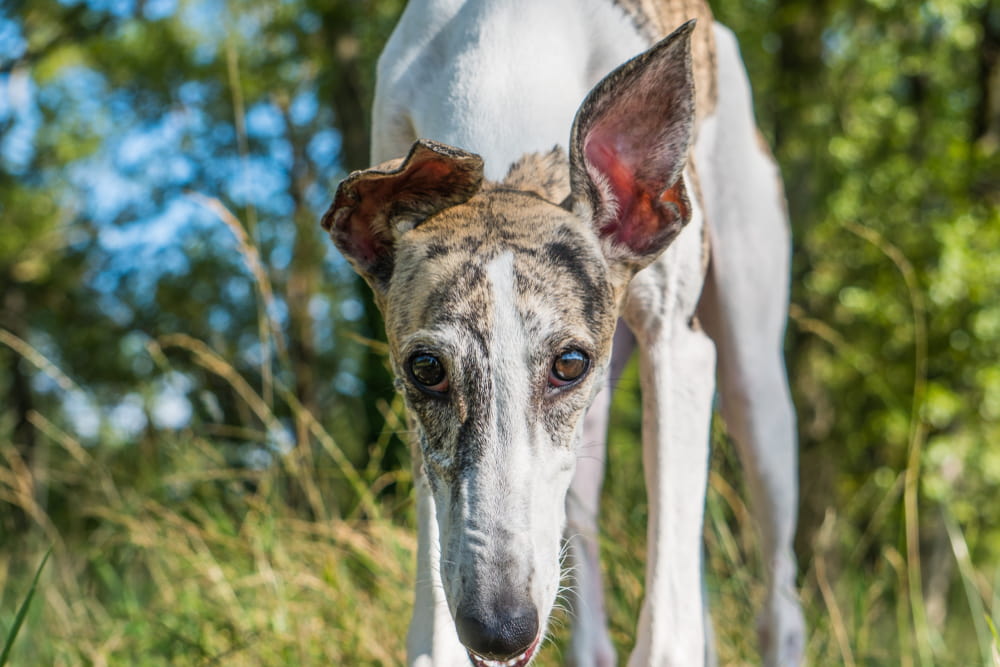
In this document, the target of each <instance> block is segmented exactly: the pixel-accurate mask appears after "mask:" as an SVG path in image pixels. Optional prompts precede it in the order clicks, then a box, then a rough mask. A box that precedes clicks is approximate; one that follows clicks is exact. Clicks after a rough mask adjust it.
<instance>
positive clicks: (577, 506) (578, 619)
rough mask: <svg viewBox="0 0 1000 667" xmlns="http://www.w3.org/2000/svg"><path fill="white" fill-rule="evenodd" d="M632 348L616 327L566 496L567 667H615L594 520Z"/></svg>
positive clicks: (625, 330)
mask: <svg viewBox="0 0 1000 667" xmlns="http://www.w3.org/2000/svg"><path fill="white" fill-rule="evenodd" d="M634 345H635V340H634V339H633V338H632V334H631V333H630V332H629V330H628V327H626V326H625V325H624V324H622V323H619V325H618V329H617V330H616V331H615V342H614V352H613V353H612V357H611V368H610V369H609V372H608V381H607V383H606V384H605V386H604V388H603V389H601V391H600V393H599V394H598V395H597V396H596V398H594V402H593V404H592V405H591V406H590V410H588V412H587V416H586V418H585V419H584V423H583V437H582V439H581V442H580V448H579V452H578V454H577V462H576V472H575V473H574V476H573V483H572V484H571V485H570V490H569V494H568V495H567V496H566V539H567V540H568V547H569V553H570V558H571V559H572V561H571V562H572V565H573V578H572V581H571V589H570V605H571V608H572V610H573V638H572V641H571V645H570V652H569V656H568V658H567V662H568V663H569V664H570V665H572V666H573V667H612V666H613V665H615V664H617V663H616V661H615V650H614V647H613V646H612V645H611V638H610V637H609V636H608V627H607V617H606V615H605V612H604V589H603V584H602V581H601V564H600V558H599V548H598V534H599V528H598V522H597V518H598V510H599V503H600V497H601V485H602V483H603V481H604V465H605V458H606V452H607V435H608V410H609V408H610V406H611V394H612V391H613V390H614V387H615V386H616V385H617V383H618V379H619V378H620V377H621V373H622V370H623V369H624V368H625V364H626V362H627V361H628V358H629V356H631V354H632V349H633V347H634Z"/></svg>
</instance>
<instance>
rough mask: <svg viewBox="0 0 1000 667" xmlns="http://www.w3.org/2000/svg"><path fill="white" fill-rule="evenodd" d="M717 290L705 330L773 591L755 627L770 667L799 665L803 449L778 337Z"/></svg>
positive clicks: (707, 306)
mask: <svg viewBox="0 0 1000 667" xmlns="http://www.w3.org/2000/svg"><path fill="white" fill-rule="evenodd" d="M729 288H734V290H735V289H736V288H735V286H734V285H727V289H729ZM719 291H720V290H719V286H718V283H717V278H716V277H711V278H710V279H709V282H708V285H707V286H706V290H705V292H706V293H705V300H704V302H703V307H702V308H701V309H700V311H699V312H703V313H704V314H705V318H704V319H705V325H706V327H707V328H709V327H710V331H711V332H712V336H713V338H714V339H715V341H716V344H717V347H718V352H719V388H720V392H719V393H720V397H721V405H720V407H721V413H722V417H723V420H724V421H725V423H726V427H727V429H728V431H729V434H730V436H732V439H733V442H734V443H735V444H736V449H737V452H738V453H739V456H740V461H741V462H742V464H743V470H744V473H745V476H746V481H747V487H748V489H749V491H750V506H751V509H752V511H753V516H754V519H755V522H756V524H757V527H758V530H759V531H760V537H761V551H762V556H763V562H764V564H765V568H766V569H765V573H764V574H765V577H766V580H767V587H768V593H767V599H766V600H765V602H764V608H763V609H762V610H761V613H760V615H759V617H758V623H757V630H758V634H759V640H760V646H761V654H762V656H763V658H764V664H765V665H768V666H769V667H779V666H780V667H785V666H786V665H798V664H801V662H802V653H803V649H804V643H805V623H804V620H803V617H802V611H801V608H800V606H799V602H798V596H797V594H796V588H795V572H796V566H795V554H794V552H793V551H792V541H793V539H794V537H795V522H796V516H797V509H798V484H797V479H798V470H797V467H798V466H797V456H796V454H797V446H796V438H795V413H794V409H793V407H792V401H791V396H790V394H789V390H788V382H787V379H786V377H785V368H784V362H783V360H782V357H781V350H780V334H779V333H775V332H772V334H771V335H769V336H765V335H764V334H765V332H762V331H760V327H759V326H756V327H755V322H758V323H759V322H760V319H759V312H758V313H757V314H754V313H750V312H741V309H740V307H739V305H738V303H748V301H738V299H739V297H738V294H737V296H736V298H735V299H734V298H731V297H723V296H722V295H720V294H719ZM734 300H736V301H738V303H732V301H734ZM721 302H726V303H727V304H728V307H722V306H720V303H721ZM779 330H780V329H779Z"/></svg>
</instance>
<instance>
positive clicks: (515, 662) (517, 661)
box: [465, 633, 542, 667]
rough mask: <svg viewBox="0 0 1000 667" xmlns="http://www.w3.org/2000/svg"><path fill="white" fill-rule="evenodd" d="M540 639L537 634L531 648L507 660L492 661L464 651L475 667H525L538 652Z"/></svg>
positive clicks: (473, 652) (470, 651) (472, 652)
mask: <svg viewBox="0 0 1000 667" xmlns="http://www.w3.org/2000/svg"><path fill="white" fill-rule="evenodd" d="M541 639H542V635H541V633H539V635H538V636H537V637H535V641H533V642H531V646H529V647H528V648H527V649H526V650H525V651H524V653H522V654H521V655H518V656H514V657H513V658H509V659H507V660H494V659H492V658H487V657H485V656H481V655H479V654H478V653H476V652H475V651H472V650H470V649H468V648H467V649H465V650H466V651H468V652H469V657H470V658H471V659H472V664H473V665H476V667H525V665H527V664H528V663H529V662H531V659H532V658H533V657H535V651H536V650H538V644H539V643H540V641H541Z"/></svg>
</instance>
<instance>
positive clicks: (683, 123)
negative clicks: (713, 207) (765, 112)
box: [323, 23, 693, 665]
mask: <svg viewBox="0 0 1000 667" xmlns="http://www.w3.org/2000/svg"><path fill="white" fill-rule="evenodd" d="M692 27H693V24H692V23H689V24H687V25H685V26H683V27H681V28H680V29H679V30H678V31H677V32H675V33H674V34H673V35H671V36H670V37H668V38H667V39H665V40H663V41H662V42H660V43H659V44H657V45H656V46H654V47H653V48H652V49H650V50H649V51H647V52H646V53H644V54H642V55H640V56H638V57H636V58H635V59H633V60H631V61H629V62H628V63H626V64H624V65H623V66H621V67H620V68H618V69H617V70H615V71H614V72H612V73H611V74H610V75H608V76H607V77H606V78H605V79H604V80H603V81H601V82H600V83H599V84H598V85H597V86H596V87H595V88H594V90H593V91H591V93H590V94H589V95H588V96H587V98H586V100H585V101H584V103H583V104H582V106H581V107H580V110H579V111H578V113H577V117H576V120H575V122H574V125H573V129H572V133H571V139H570V152H569V156H568V158H567V156H565V155H564V154H563V153H562V151H561V150H558V149H557V150H554V151H553V152H552V153H550V154H548V155H533V156H527V157H525V158H524V159H523V160H522V161H521V162H519V163H518V164H516V165H514V167H512V169H511V171H510V173H509V175H508V177H507V178H506V179H505V180H504V181H503V182H502V183H499V184H492V183H484V181H483V162H482V160H481V159H480V158H479V157H478V156H477V155H474V154H472V153H468V152H465V151H462V150H459V149H457V148H452V147H450V146H445V145H443V144H439V143H436V142H432V141H425V140H421V141H418V142H417V143H416V144H414V146H413V148H412V149H411V150H410V153H409V155H407V156H406V157H405V158H402V159H399V160H394V161H392V162H389V163H385V164H382V165H379V166H377V167H374V168H372V169H368V170H365V171H360V172H355V173H353V174H351V175H350V176H349V177H348V178H347V179H345V180H344V181H343V182H342V183H341V184H340V186H339V188H338V190H337V194H336V198H335V200H334V203H333V205H332V206H331V207H330V209H329V211H328V212H327V213H326V215H325V216H324V218H323V226H324V228H325V229H327V230H328V231H329V232H330V235H331V237H332V238H333V240H334V242H335V243H336V245H337V247H338V248H339V249H340V250H341V252H342V253H343V254H344V256H345V257H346V258H347V259H348V260H349V261H350V262H351V264H352V265H353V266H354V268H355V269H356V270H357V271H358V272H359V273H360V274H361V275H362V276H363V277H364V278H365V280H366V281H367V282H368V284H369V285H370V286H371V288H372V289H373V291H374V294H375V300H376V303H377V304H378V306H379V308H380V309H381V310H382V313H383V315H384V318H385V323H386V333H387V337H388V341H389V347H390V351H391V358H392V365H393V369H394V371H395V374H396V377H397V384H398V387H399V388H400V390H401V391H402V392H403V394H404V396H405V398H406V403H407V406H408V409H409V411H410V413H411V416H412V417H413V420H414V423H415V425H416V427H417V437H418V439H419V452H420V455H421V460H422V473H423V474H424V475H425V476H426V479H427V481H428V483H429V486H430V488H431V491H432V495H433V499H434V505H435V510H436V513H437V521H438V527H439V534H440V563H441V568H440V569H441V579H442V582H443V584H444V589H445V594H446V598H447V600H448V603H449V607H450V609H451V613H452V616H453V617H454V619H455V623H456V628H457V630H458V635H459V637H460V639H461V640H462V642H463V643H464V644H465V646H466V647H467V648H468V649H469V651H470V655H471V656H472V658H473V661H474V662H475V663H476V664H482V665H491V664H507V665H525V664H527V663H528V662H529V661H530V660H531V657H532V655H533V653H534V651H535V649H536V647H537V645H538V643H539V640H540V637H541V636H542V635H543V634H544V632H543V631H544V628H545V626H546V623H547V619H548V616H549V613H550V611H551V609H552V606H553V604H554V600H555V597H556V593H557V590H558V586H559V580H560V563H559V552H560V541H561V535H562V530H563V524H564V521H565V508H564V504H565V499H566V493H567V491H568V489H569V485H570V481H571V479H572V476H573V471H574V466H575V461H576V456H577V452H576V446H577V443H578V441H579V438H580V431H581V428H582V423H583V416H584V413H585V411H586V409H587V407H588V406H589V405H590V402H591V400H592V399H593V397H594V395H595V394H596V393H597V391H598V390H599V388H600V387H601V385H602V382H603V380H604V378H605V375H606V371H607V367H608V362H609V358H610V354H611V339H612V335H613V333H614V329H615V325H616V321H617V318H618V314H619V311H620V309H621V307H622V301H623V299H624V294H625V291H626V288H627V286H628V283H629V281H630V280H631V278H632V276H633V275H635V273H636V272H637V271H639V270H640V269H642V268H643V267H645V266H646V265H647V264H649V263H650V262H652V261H653V260H654V259H655V258H656V257H657V256H659V254H660V253H661V252H662V251H663V250H664V249H665V248H666V247H667V246H668V245H669V244H670V242H671V241H672V240H673V238H674V237H675V236H676V235H677V234H678V233H679V232H680V231H681V229H682V228H683V226H684V225H685V224H686V223H687V221H688V220H689V219H690V216H691V208H690V204H689V201H688V198H687V193H686V190H685V186H684V180H683V177H682V172H683V169H684V163H685V158H686V155H687V152H688V148H689V145H690V142H691V133H692V130H691V127H692V120H693V84H692V77H691V63H690V55H689V44H688V42H689V35H690V31H691V29H692Z"/></svg>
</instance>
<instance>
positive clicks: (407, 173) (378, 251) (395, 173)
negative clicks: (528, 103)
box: [322, 139, 483, 292]
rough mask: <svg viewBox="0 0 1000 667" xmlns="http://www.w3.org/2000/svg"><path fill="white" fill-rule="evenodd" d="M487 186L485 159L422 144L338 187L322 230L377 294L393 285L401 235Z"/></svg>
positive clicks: (352, 177)
mask: <svg viewBox="0 0 1000 667" xmlns="http://www.w3.org/2000/svg"><path fill="white" fill-rule="evenodd" d="M482 181H483V160H482V158H480V157H479V156H478V155H475V154H474V153H467V152H465V151H462V150H459V149H457V148H452V147H451V146H447V145H445V144H440V143H438V142H436V141H430V140H427V139H420V140H418V141H417V142H416V143H414V144H413V146H412V147H411V148H410V152H409V154H408V155H407V156H406V157H405V158H402V159H397V160H391V161H389V162H385V163H383V164H380V165H378V166H376V167H372V168H370V169H365V170H363V171H355V172H354V173H352V174H351V175H350V176H348V177H347V178H345V179H344V180H343V181H341V182H340V185H339V186H337V194H336V196H335V197H334V199H333V204H331V205H330V208H329V209H328V210H327V212H326V214H325V215H324V216H323V222H322V225H323V229H325V230H326V231H328V232H329V233H330V238H332V239H333V242H334V244H335V245H336V246H337V248H339V249H340V252H342V253H343V254H344V257H346V258H347V259H348V261H350V262H351V264H352V265H353V266H354V268H355V270H356V271H357V272H358V273H359V274H361V276H362V277H363V278H364V279H365V280H366V281H368V284H369V285H371V286H372V288H373V289H375V290H376V291H377V292H379V291H381V292H384V291H385V289H386V288H387V287H388V285H389V278H390V277H391V276H392V269H393V247H394V245H395V243H396V240H397V239H398V237H399V235H401V234H402V233H403V232H405V231H407V230H409V229H412V228H413V227H415V226H417V225H418V224H420V223H421V222H423V221H424V220H426V219H427V218H429V217H431V216H432V215H434V214H435V213H438V212H439V211H442V210H444V209H446V208H448V207H450V206H455V205H457V204H461V203H463V202H465V201H467V200H468V199H469V198H470V197H472V195H474V194H476V192H478V191H479V187H480V185H481V184H482Z"/></svg>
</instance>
